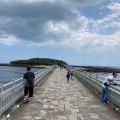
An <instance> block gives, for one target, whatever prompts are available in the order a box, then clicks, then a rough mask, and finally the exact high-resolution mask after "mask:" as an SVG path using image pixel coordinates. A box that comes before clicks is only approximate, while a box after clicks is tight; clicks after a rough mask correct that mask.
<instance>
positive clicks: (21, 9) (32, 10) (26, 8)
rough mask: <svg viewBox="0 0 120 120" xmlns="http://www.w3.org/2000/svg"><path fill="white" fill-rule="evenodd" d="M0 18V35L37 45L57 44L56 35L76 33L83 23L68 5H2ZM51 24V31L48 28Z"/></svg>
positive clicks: (50, 3)
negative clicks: (55, 41)
mask: <svg viewBox="0 0 120 120" xmlns="http://www.w3.org/2000/svg"><path fill="white" fill-rule="evenodd" d="M0 16H1V22H0V26H1V27H0V31H4V32H5V33H9V34H11V35H15V36H17V37H18V38H20V39H23V40H27V41H33V40H34V41H37V42H43V41H47V40H49V39H54V40H57V39H58V38H59V36H61V34H60V33H62V35H66V34H68V31H66V30H65V29H70V30H79V29H82V28H83V27H84V25H85V23H87V22H86V20H85V18H84V17H82V16H81V17H80V15H79V14H78V12H77V11H76V10H75V9H74V8H73V7H72V5H71V4H69V3H68V2H64V3H63V2H54V3H53V2H50V1H45V2H43V1H39V2H34V3H24V2H15V3H14V4H11V3H5V2H3V3H1V4H0ZM52 24H53V26H54V27H53V28H51V26H49V25H52ZM63 24H66V25H65V26H66V28H65V29H63V28H62V27H59V26H61V25H62V26H63ZM49 29H50V30H51V31H50V30H49ZM55 29H56V31H55ZM57 29H58V30H57ZM58 31H60V32H58ZM53 32H54V33H53ZM52 37H54V38H52ZM59 40H60V39H59Z"/></svg>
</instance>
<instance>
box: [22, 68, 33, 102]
mask: <svg viewBox="0 0 120 120" xmlns="http://www.w3.org/2000/svg"><path fill="white" fill-rule="evenodd" d="M34 80H35V75H34V73H33V72H31V67H27V72H26V73H25V74H24V76H23V87H24V96H25V98H24V101H27V102H29V99H28V93H29V97H33V88H34Z"/></svg>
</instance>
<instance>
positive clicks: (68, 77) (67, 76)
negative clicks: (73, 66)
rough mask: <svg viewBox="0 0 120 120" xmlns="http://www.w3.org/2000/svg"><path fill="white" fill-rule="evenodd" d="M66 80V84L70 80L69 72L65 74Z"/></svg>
mask: <svg viewBox="0 0 120 120" xmlns="http://www.w3.org/2000/svg"><path fill="white" fill-rule="evenodd" d="M66 78H67V82H69V79H70V73H69V72H68V73H67V75H66Z"/></svg>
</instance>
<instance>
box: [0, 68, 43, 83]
mask: <svg viewBox="0 0 120 120" xmlns="http://www.w3.org/2000/svg"><path fill="white" fill-rule="evenodd" d="M31 70H32V71H33V72H37V71H39V70H41V68H32V69H31ZM25 72H26V67H11V66H0V83H1V84H5V83H8V82H11V81H12V80H13V79H15V80H16V79H19V78H22V77H23V75H24V73H25Z"/></svg>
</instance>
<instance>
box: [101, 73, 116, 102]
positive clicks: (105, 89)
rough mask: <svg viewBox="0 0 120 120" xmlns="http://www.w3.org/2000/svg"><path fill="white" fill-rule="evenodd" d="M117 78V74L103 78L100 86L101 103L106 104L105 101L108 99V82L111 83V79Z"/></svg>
mask: <svg viewBox="0 0 120 120" xmlns="http://www.w3.org/2000/svg"><path fill="white" fill-rule="evenodd" d="M116 77H117V73H115V72H113V73H112V75H109V76H107V77H105V79H104V81H103V84H102V87H103V88H102V95H101V102H102V103H107V99H108V94H109V89H108V88H109V86H110V82H112V81H113V78H116Z"/></svg>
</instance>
